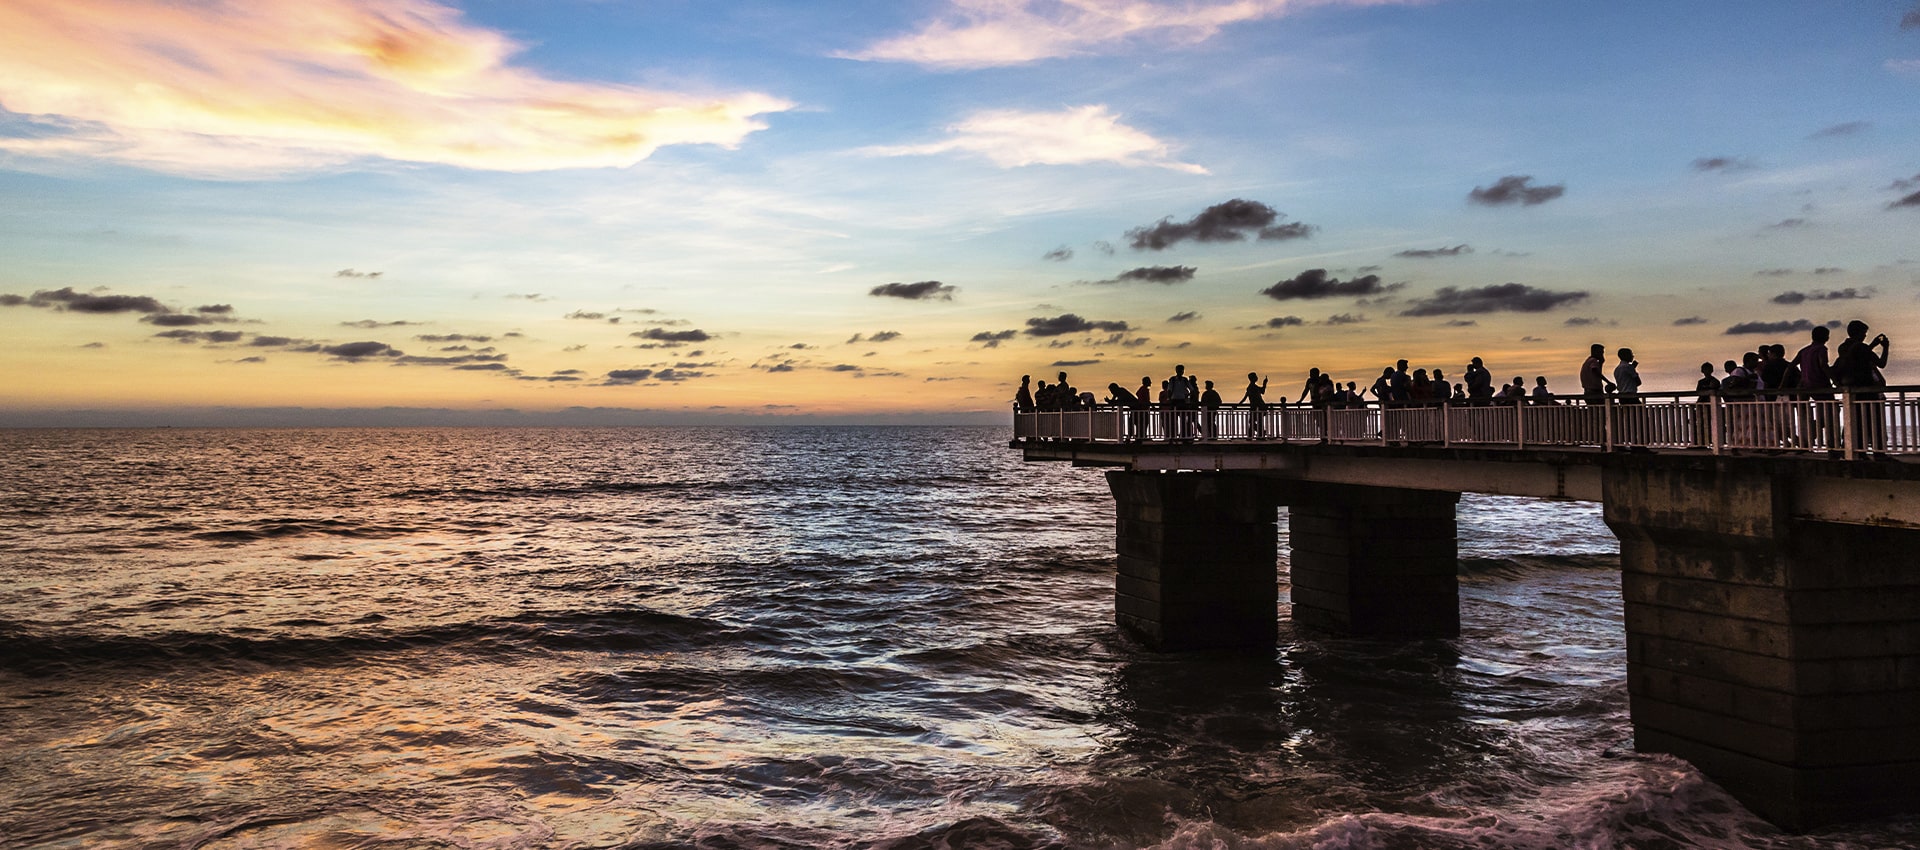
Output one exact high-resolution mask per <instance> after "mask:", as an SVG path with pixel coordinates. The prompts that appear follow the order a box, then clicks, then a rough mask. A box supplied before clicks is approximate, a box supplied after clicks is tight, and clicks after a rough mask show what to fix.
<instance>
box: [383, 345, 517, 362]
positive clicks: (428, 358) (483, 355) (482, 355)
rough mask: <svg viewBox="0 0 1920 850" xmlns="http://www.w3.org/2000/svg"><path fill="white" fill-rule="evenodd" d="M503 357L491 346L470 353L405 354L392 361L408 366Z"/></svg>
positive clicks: (503, 355) (478, 360) (503, 356)
mask: <svg viewBox="0 0 1920 850" xmlns="http://www.w3.org/2000/svg"><path fill="white" fill-rule="evenodd" d="M505 359H507V355H505V354H500V353H497V352H495V351H494V350H493V349H491V348H483V349H480V350H479V351H477V352H474V353H472V354H456V355H452V356H444V357H443V356H434V355H416V354H407V355H403V356H401V357H400V358H399V359H397V360H395V361H394V362H396V363H405V364H408V365H410V366H454V365H458V364H462V363H498V362H500V361H503V360H505Z"/></svg>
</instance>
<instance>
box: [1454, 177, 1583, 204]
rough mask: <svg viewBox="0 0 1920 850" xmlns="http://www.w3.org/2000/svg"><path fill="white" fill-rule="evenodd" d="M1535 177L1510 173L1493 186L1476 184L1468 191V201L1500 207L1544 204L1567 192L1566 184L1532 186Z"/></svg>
mask: <svg viewBox="0 0 1920 850" xmlns="http://www.w3.org/2000/svg"><path fill="white" fill-rule="evenodd" d="M1532 182H1533V177H1532V176H1530V175H1525V174H1509V175H1507V176H1506V177H1502V178H1500V179H1499V180H1496V181H1494V184H1493V185H1492V186H1475V187H1474V189H1473V191H1471V192H1468V193H1467V201H1468V203H1474V204H1480V205H1482V206H1489V207H1498V206H1506V205H1510V204H1520V205H1521V206H1528V207H1531V206H1534V205H1536V204H1544V203H1546V202H1548V201H1551V200H1553V199H1554V198H1558V197H1560V196H1561V195H1564V194H1566V193H1567V187H1566V185H1565V184H1560V183H1556V184H1554V185H1552V186H1531V185H1528V184H1530V183H1532Z"/></svg>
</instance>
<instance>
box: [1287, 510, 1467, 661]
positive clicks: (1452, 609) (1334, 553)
mask: <svg viewBox="0 0 1920 850" xmlns="http://www.w3.org/2000/svg"><path fill="white" fill-rule="evenodd" d="M1279 493H1280V495H1279V498H1280V499H1281V501H1282V503H1284V504H1285V505H1286V506H1287V517H1288V519H1287V522H1288V525H1287V529H1288V538H1289V540H1290V541H1291V545H1292V550H1291V552H1290V554H1289V555H1288V562H1289V564H1291V569H1292V582H1293V621H1294V623H1295V624H1297V625H1299V626H1302V627H1305V628H1308V629H1311V630H1315V631H1321V632H1328V633H1332V634H1339V635H1381V636H1387V635H1391V636H1401V637H1453V636H1456V635H1458V634H1460V579H1459V570H1460V556H1459V542H1458V539H1457V531H1456V529H1455V525H1454V508H1455V506H1456V505H1457V504H1458V503H1459V501H1460V494H1459V493H1449V492H1442V491H1431V490H1403V489H1397V488H1389V487H1357V486H1343V485H1331V484H1295V485H1290V486H1283V487H1281V488H1280V491H1279Z"/></svg>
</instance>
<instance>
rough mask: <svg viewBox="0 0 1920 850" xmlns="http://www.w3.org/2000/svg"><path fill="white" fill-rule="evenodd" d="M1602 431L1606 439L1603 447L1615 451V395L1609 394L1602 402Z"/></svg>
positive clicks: (1602, 435)
mask: <svg viewBox="0 0 1920 850" xmlns="http://www.w3.org/2000/svg"><path fill="white" fill-rule="evenodd" d="M1600 416H1601V419H1600V433H1601V438H1602V439H1603V440H1604V443H1603V445H1602V446H1601V448H1602V449H1603V450H1605V451H1613V396H1607V397H1606V398H1604V399H1602V400H1601V402H1600Z"/></svg>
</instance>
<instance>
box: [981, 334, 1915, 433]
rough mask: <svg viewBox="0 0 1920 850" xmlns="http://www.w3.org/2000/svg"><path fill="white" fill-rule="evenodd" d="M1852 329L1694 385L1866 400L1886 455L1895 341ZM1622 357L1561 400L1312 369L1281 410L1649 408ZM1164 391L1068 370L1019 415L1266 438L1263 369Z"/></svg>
mask: <svg viewBox="0 0 1920 850" xmlns="http://www.w3.org/2000/svg"><path fill="white" fill-rule="evenodd" d="M1846 330H1847V338H1846V339H1845V340H1843V341H1841V342H1840V343H1839V345H1838V346H1836V347H1834V348H1833V349H1832V350H1831V351H1830V349H1829V346H1828V342H1829V341H1830V339H1831V337H1832V334H1831V332H1830V331H1829V329H1828V328H1827V327H1825V326H1821V327H1815V328H1813V329H1812V331H1811V334H1810V339H1809V341H1808V342H1807V344H1806V345H1804V346H1802V347H1801V348H1800V349H1799V351H1797V352H1796V353H1795V354H1794V355H1793V356H1792V357H1788V356H1787V350H1786V346H1785V345H1783V344H1778V343H1775V344H1770V345H1763V346H1759V347H1758V348H1757V349H1756V350H1754V351H1748V352H1745V353H1744V354H1742V355H1741V357H1740V359H1738V360H1728V361H1726V362H1725V364H1724V367H1723V368H1724V371H1725V374H1724V375H1723V376H1722V375H1716V374H1715V371H1714V365H1713V364H1712V363H1710V362H1709V363H1702V364H1700V379H1699V381H1698V382H1697V383H1696V385H1695V392H1696V393H1697V398H1696V401H1697V402H1699V403H1708V402H1711V401H1712V399H1713V398H1715V397H1721V398H1725V399H1727V400H1738V401H1752V400H1756V399H1766V400H1780V401H1790V400H1798V401H1802V402H1805V401H1815V402H1820V401H1826V402H1831V401H1832V400H1833V399H1834V398H1835V392H1836V390H1845V391H1847V392H1848V393H1850V394H1851V397H1852V398H1853V400H1854V401H1856V402H1859V403H1861V404H1859V405H1856V407H1863V408H1864V410H1863V411H1856V412H1851V413H1850V415H1849V420H1850V421H1849V427H1853V428H1858V429H1859V430H1858V431H1857V432H1856V433H1857V434H1858V436H1859V438H1860V439H1859V442H1858V443H1857V445H1858V446H1860V447H1861V448H1863V449H1869V450H1878V449H1881V448H1884V446H1885V444H1886V434H1885V422H1884V416H1882V415H1880V414H1879V413H1878V409H1877V407H1875V406H1874V405H1876V404H1877V403H1879V402H1881V401H1882V400H1883V398H1884V396H1883V394H1882V393H1881V392H1880V391H1879V390H1880V388H1882V387H1885V386H1886V378H1885V375H1884V373H1883V372H1882V370H1883V369H1885V368H1886V365H1887V357H1888V348H1889V342H1888V340H1887V336H1886V335H1885V334H1880V335H1878V336H1876V337H1874V338H1873V339H1872V340H1868V339H1867V332H1868V330H1870V328H1869V327H1868V325H1867V323H1866V322H1863V321H1860V320H1857V319H1856V320H1854V321H1852V322H1849V323H1848V324H1847V327H1846ZM1614 356H1615V360H1614V364H1613V366H1612V368H1611V369H1609V368H1608V367H1607V349H1606V346H1604V345H1602V344H1599V343H1595V344H1593V346H1592V347H1591V348H1590V349H1589V354H1588V357H1587V359H1586V360H1585V362H1583V363H1582V364H1581V365H1580V371H1579V381H1580V394H1579V395H1578V396H1576V397H1573V398H1570V399H1562V398H1559V397H1557V396H1556V395H1555V394H1554V392H1553V391H1552V390H1550V389H1549V388H1548V387H1547V379H1546V377H1545V376H1543V375H1542V376H1535V377H1534V379H1533V384H1532V387H1531V388H1529V387H1528V384H1527V381H1526V379H1525V378H1524V377H1523V376H1518V375H1516V376H1514V378H1513V380H1512V381H1511V382H1508V383H1503V384H1501V385H1500V387H1499V388H1497V389H1496V388H1495V387H1494V381H1495V378H1494V377H1493V373H1492V371H1491V370H1489V369H1488V368H1487V365H1486V364H1485V363H1484V362H1483V361H1482V360H1481V358H1479V357H1474V358H1472V359H1471V360H1470V361H1469V362H1468V363H1467V364H1466V366H1465V367H1464V368H1463V369H1462V370H1461V373H1460V380H1459V381H1458V382H1455V381H1453V380H1452V379H1451V378H1449V377H1448V376H1447V375H1445V374H1444V373H1443V372H1442V370H1440V369H1438V368H1434V369H1431V370H1429V369H1425V368H1420V369H1412V370H1409V369H1408V362H1407V361H1406V360H1404V359H1402V360H1398V361H1396V362H1395V363H1394V365H1392V366H1387V367H1384V368H1383V369H1382V370H1381V372H1380V376H1379V377H1378V378H1376V379H1374V380H1373V382H1372V384H1371V385H1369V386H1368V387H1366V388H1365V389H1362V388H1361V387H1360V386H1359V385H1358V382H1356V381H1347V382H1346V383H1345V384H1342V383H1341V382H1339V381H1338V380H1336V379H1335V378H1334V377H1333V376H1332V375H1331V374H1328V373H1325V372H1322V371H1321V370H1320V368H1319V367H1314V368H1311V369H1309V370H1308V372H1307V377H1306V381H1305V383H1304V384H1303V385H1302V387H1301V390H1300V397H1299V398H1298V399H1295V400H1294V401H1292V402H1288V401H1287V399H1286V397H1285V396H1284V395H1282V397H1281V398H1280V400H1279V403H1281V404H1288V403H1291V404H1296V405H1309V406H1311V407H1312V408H1316V409H1318V408H1330V409H1336V410H1338V409H1358V408H1365V407H1367V406H1369V405H1370V404H1376V405H1379V406H1381V407H1397V406H1437V405H1443V404H1450V405H1456V406H1487V405H1498V404H1506V405H1520V404H1537V405H1551V404H1562V403H1571V402H1579V403H1583V404H1590V405H1591V404H1603V403H1606V402H1608V401H1611V402H1613V403H1615V404H1620V405H1637V404H1643V403H1644V402H1645V399H1644V397H1643V396H1642V393H1641V380H1640V363H1639V361H1638V360H1637V359H1636V358H1635V356H1634V353H1633V349H1631V348H1620V349H1617V350H1616V351H1615V352H1614ZM1154 384H1155V382H1154V380H1153V378H1152V377H1150V376H1149V377H1142V378H1141V379H1140V385H1139V386H1138V387H1135V388H1133V389H1128V388H1126V387H1124V386H1121V385H1120V384H1118V383H1110V384H1108V385H1107V395H1106V397H1105V398H1104V399H1102V398H1097V397H1096V396H1095V395H1094V393H1092V392H1090V391H1083V390H1080V389H1078V388H1076V387H1074V386H1073V385H1072V384H1071V383H1069V381H1068V378H1067V373H1066V372H1061V373H1060V374H1059V376H1058V380H1057V381H1056V382H1054V383H1051V384H1049V383H1047V382H1046V381H1044V380H1042V381H1040V382H1038V384H1037V386H1036V385H1035V384H1034V383H1033V381H1032V377H1031V376H1028V375H1022V376H1021V378H1020V388H1019V390H1018V391H1017V392H1016V393H1015V395H1014V407H1015V409H1016V410H1017V411H1019V412H1022V413H1029V412H1034V411H1071V410H1091V409H1095V408H1098V407H1102V406H1105V407H1107V408H1124V409H1127V410H1128V411H1130V414H1129V416H1128V417H1127V422H1128V432H1129V436H1131V437H1133V438H1136V439H1137V438H1140V437H1142V436H1144V435H1146V434H1147V433H1149V431H1150V429H1151V427H1152V424H1153V422H1154V418H1153V417H1154V416H1155V414H1156V413H1157V414H1158V417H1159V429H1158V430H1159V433H1160V434H1161V435H1162V436H1163V437H1164V438H1166V439H1194V438H1196V437H1204V438H1209V439H1211V438H1212V437H1213V436H1214V435H1215V434H1217V433H1218V431H1217V428H1216V422H1217V417H1218V411H1220V410H1221V409H1222V408H1223V407H1227V406H1228V405H1229V404H1232V405H1236V406H1244V408H1246V409H1247V410H1248V412H1249V418H1248V420H1247V433H1246V436H1248V437H1250V438H1260V437H1264V436H1267V434H1266V416H1265V415H1264V412H1265V411H1266V410H1267V408H1268V407H1269V406H1270V405H1269V402H1268V401H1267V389H1268V379H1267V378H1265V377H1262V376H1261V375H1260V374H1258V373H1255V372H1249V373H1247V385H1246V388H1245V390H1244V391H1243V392H1242V393H1241V395H1240V397H1239V399H1238V400H1237V401H1234V402H1231V403H1229V402H1228V401H1227V399H1226V397H1225V396H1223V395H1222V394H1221V393H1220V392H1219V391H1218V390H1216V389H1215V388H1214V383H1213V382H1212V381H1200V380H1199V379H1197V378H1196V377H1195V376H1193V375H1190V374H1188V373H1187V367H1186V366H1184V365H1180V366H1175V367H1174V370H1173V374H1172V375H1170V376H1168V377H1166V378H1164V379H1162V380H1160V381H1159V386H1158V388H1157V394H1156V387H1155V386H1154ZM1369 396H1371V400H1370V399H1369ZM1156 402H1157V403H1156ZM1793 407H1795V408H1796V409H1795V410H1794V411H1793V417H1792V419H1793V421H1792V422H1791V424H1790V425H1789V426H1788V427H1787V428H1786V429H1785V430H1786V431H1787V432H1788V434H1787V436H1784V437H1781V438H1780V439H1781V440H1783V441H1794V442H1798V444H1800V445H1807V446H1811V445H1831V444H1832V443H1833V442H1834V441H1833V436H1834V435H1836V434H1838V433H1839V431H1838V428H1839V424H1838V422H1837V421H1836V420H1837V410H1836V408H1835V406H1834V405H1831V404H1827V405H1820V404H1811V405H1809V404H1799V405H1794V406H1793Z"/></svg>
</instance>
